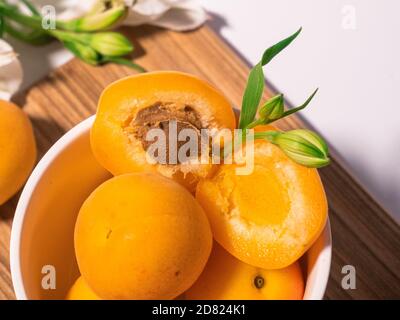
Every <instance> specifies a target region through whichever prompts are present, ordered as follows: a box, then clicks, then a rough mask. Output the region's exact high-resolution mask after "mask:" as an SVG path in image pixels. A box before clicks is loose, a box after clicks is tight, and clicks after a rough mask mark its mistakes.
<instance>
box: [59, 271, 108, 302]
mask: <svg viewBox="0 0 400 320" xmlns="http://www.w3.org/2000/svg"><path fill="white" fill-rule="evenodd" d="M65 300H101V298H100V297H99V296H98V295H97V294H95V293H94V292H93V290H92V289H90V287H89V286H88V285H87V283H86V282H85V280H84V279H83V278H82V277H79V278H78V279H76V281H75V282H74V284H73V285H72V287H71V289H69V291H68V293H67V296H66V298H65Z"/></svg>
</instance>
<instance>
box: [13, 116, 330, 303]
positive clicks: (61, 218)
mask: <svg viewBox="0 0 400 320" xmlns="http://www.w3.org/2000/svg"><path fill="white" fill-rule="evenodd" d="M93 120H94V117H90V118H88V119H86V120H85V121H83V122H81V123H80V124H78V125H77V126H75V127H74V128H72V129H71V130H70V131H69V132H67V133H66V134H65V135H64V136H63V137H62V138H61V139H60V140H58V141H57V142H56V143H55V144H54V145H53V146H52V147H51V148H50V150H49V151H48V152H47V153H46V155H45V156H44V157H43V158H42V159H41V160H40V162H39V164H38V165H37V166H36V168H35V170H34V171H33V172H32V174H31V176H30V178H29V180H28V182H27V183H26V185H25V188H24V190H23V192H22V195H21V197H20V199H19V202H18V206H17V209H16V213H15V217H14V222H13V226H12V232H11V244H10V261H11V275H12V281H13V285H14V290H15V294H16V297H17V299H63V298H64V296H65V294H66V292H67V290H68V288H69V287H70V286H71V284H72V283H73V281H74V280H75V279H76V278H77V276H78V274H79V271H78V267H77V264H76V260H75V254H74V247H73V230H74V225H75V220H76V216H77V214H78V211H79V208H80V206H81V205H82V203H83V201H84V200H85V199H86V198H87V196H88V195H89V194H90V193H91V192H92V191H93V190H94V189H95V188H96V187H97V186H98V185H99V184H100V183H102V182H103V181H105V180H106V179H108V178H109V177H110V174H109V173H108V172H107V171H106V170H105V169H103V168H102V167H101V166H100V165H99V164H98V163H97V162H96V160H95V159H94V157H93V154H92V153H91V149H90V143H89V130H90V128H91V126H92V124H93ZM331 254H332V245H331V232H330V226H329V221H328V223H327V225H326V227H325V230H324V231H323V233H322V235H321V236H320V237H319V239H318V240H317V241H316V242H315V243H314V245H313V246H312V247H311V248H310V249H309V250H308V252H307V253H306V255H305V257H304V258H303V262H305V263H304V269H305V273H306V290H305V294H304V299H322V298H323V296H324V293H325V289H326V285H327V282H328V277H329V271H330V264H331ZM46 266H54V268H55V269H54V270H55V272H56V288H55V289H51V288H50V289H43V286H42V280H43V278H44V277H45V275H46V273H47V272H49V271H48V270H49V269H46ZM45 287H46V286H45Z"/></svg>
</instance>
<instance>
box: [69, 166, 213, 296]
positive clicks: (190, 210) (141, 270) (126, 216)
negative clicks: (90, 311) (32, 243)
mask: <svg viewBox="0 0 400 320" xmlns="http://www.w3.org/2000/svg"><path fill="white" fill-rule="evenodd" d="M74 242H75V253H76V258H77V262H78V266H79V269H80V271H81V274H82V276H83V278H84V279H85V281H86V282H87V283H88V285H89V286H90V288H92V289H93V291H94V292H95V293H96V294H97V295H99V296H100V297H102V298H104V299H173V298H175V297H177V296H178V295H180V294H181V293H182V292H184V291H185V290H187V289H188V288H189V287H190V286H191V285H192V284H193V283H194V281H195V280H196V279H197V278H198V276H199V275H200V273H201V272H202V270H203V268H204V266H205V264H206V262H207V259H208V257H209V255H210V252H211V247H212V234H211V229H210V226H209V223H208V220H207V217H206V215H205V213H204V211H203V209H202V208H201V206H200V205H199V204H198V203H197V201H196V200H195V198H194V197H193V196H192V195H191V194H190V192H189V191H187V190H186V189H185V188H184V187H182V186H181V185H179V184H178V183H176V182H175V181H173V180H172V179H168V178H165V177H163V176H161V175H158V174H151V173H134V174H125V175H120V176H116V177H114V178H112V179H110V180H108V181H106V182H104V183H103V184H101V185H100V186H99V187H98V188H97V189H96V190H95V191H93V193H92V194H91V195H90V196H89V197H88V199H87V200H86V201H85V202H84V204H83V205H82V208H81V210H80V212H79V215H78V219H77V222H76V226H75V239H74Z"/></svg>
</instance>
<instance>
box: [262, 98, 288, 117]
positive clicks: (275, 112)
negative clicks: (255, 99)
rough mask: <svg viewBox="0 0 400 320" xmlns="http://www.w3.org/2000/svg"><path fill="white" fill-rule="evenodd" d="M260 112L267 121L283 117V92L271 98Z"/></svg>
mask: <svg viewBox="0 0 400 320" xmlns="http://www.w3.org/2000/svg"><path fill="white" fill-rule="evenodd" d="M258 113H259V115H260V118H262V119H263V121H264V122H265V123H269V122H271V121H273V120H277V119H279V118H281V117H282V115H283V113H284V102H283V94H278V95H276V96H275V97H272V98H271V99H269V100H268V101H267V102H266V103H265V104H264V105H263V106H262V107H261V108H260V110H259V112H258Z"/></svg>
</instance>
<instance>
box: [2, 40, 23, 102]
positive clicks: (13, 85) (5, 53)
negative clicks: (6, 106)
mask: <svg viewBox="0 0 400 320" xmlns="http://www.w3.org/2000/svg"><path fill="white" fill-rule="evenodd" d="M22 77H23V72H22V67H21V63H20V62H19V60H18V56H17V54H16V53H15V52H14V50H13V48H12V47H11V46H10V45H9V44H8V43H7V42H6V41H4V40H3V39H0V99H2V100H10V98H11V97H12V95H13V94H14V93H15V92H17V91H18V89H19V87H20V86H21V83H22Z"/></svg>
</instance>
